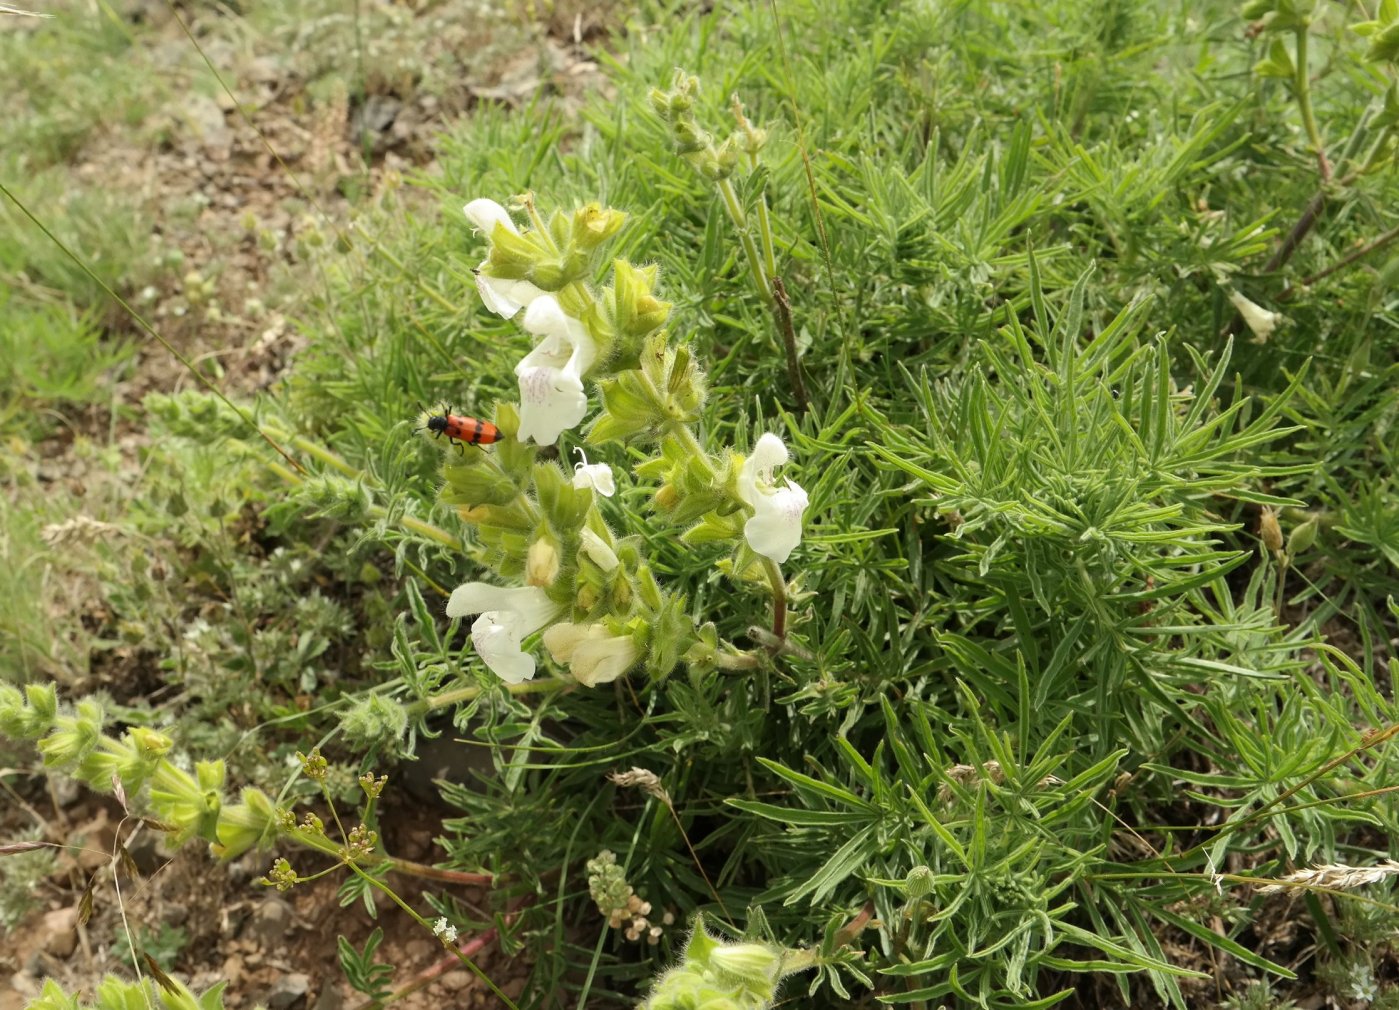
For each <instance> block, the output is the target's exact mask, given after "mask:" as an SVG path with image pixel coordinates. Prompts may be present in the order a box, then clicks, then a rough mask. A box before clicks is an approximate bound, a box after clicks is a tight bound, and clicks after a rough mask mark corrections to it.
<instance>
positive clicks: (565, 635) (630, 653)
mask: <svg viewBox="0 0 1399 1010" xmlns="http://www.w3.org/2000/svg"><path fill="white" fill-rule="evenodd" d="M544 647H545V648H546V649H548V650H549V654H550V655H551V656H553V657H554V662H556V663H567V664H568V672H569V673H571V674H573V676H574V678H575V679H576V680H577V681H578V682H579V683H580V684H582V685H583V686H584V687H597V686H598V685H599V684H607V683H610V682H611V681H614V680H616V679H617V678H618V677H620V676H621V675H622V674H624V673H626V672H627V671H628V670H629V669H631V668H632V666H634V665H635V664H636V661H637V660H638V659H640V658H641V653H640V651H639V650H638V649H637V647H636V643H635V642H633V641H632V639H631V637H630V636H628V635H614V634H612V633H611V632H610V631H608V630H607V627H606V625H603V624H571V623H567V622H564V623H560V624H556V625H554V626H553V627H552V628H550V629H549V630H548V631H546V632H544Z"/></svg>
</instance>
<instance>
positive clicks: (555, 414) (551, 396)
mask: <svg viewBox="0 0 1399 1010" xmlns="http://www.w3.org/2000/svg"><path fill="white" fill-rule="evenodd" d="M517 374H518V375H519V379H520V428H519V431H518V432H517V437H518V438H519V439H520V441H522V442H523V441H527V440H528V439H531V438H532V439H534V440H535V441H536V442H537V443H539V444H540V445H551V444H552V443H554V442H557V441H558V440H559V436H560V435H561V434H563V433H564V432H565V431H567V430H568V429H570V428H575V427H577V426H578V425H579V424H580V423H581V422H582V420H583V415H585V414H586V413H587V412H588V396H587V394H586V393H584V392H583V383H582V382H581V381H580V380H579V379H578V378H577V377H576V376H573V375H570V374H569V373H568V372H566V371H564V370H563V369H561V368H550V367H547V366H545V367H540V368H526V369H523V370H521V371H519V372H518V373H517Z"/></svg>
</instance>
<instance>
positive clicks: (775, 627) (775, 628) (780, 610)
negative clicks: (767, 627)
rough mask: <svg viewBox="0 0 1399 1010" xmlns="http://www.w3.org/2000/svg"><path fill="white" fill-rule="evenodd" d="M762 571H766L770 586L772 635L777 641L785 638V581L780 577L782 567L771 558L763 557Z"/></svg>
mask: <svg viewBox="0 0 1399 1010" xmlns="http://www.w3.org/2000/svg"><path fill="white" fill-rule="evenodd" d="M763 571H765V572H766V573H767V577H768V585H769V586H771V587H772V637H773V638H776V639H777V640H778V641H785V640H786V638H787V583H786V581H785V580H784V579H783V578H782V569H781V568H780V567H779V566H778V564H777V562H776V561H774V560H772V558H763Z"/></svg>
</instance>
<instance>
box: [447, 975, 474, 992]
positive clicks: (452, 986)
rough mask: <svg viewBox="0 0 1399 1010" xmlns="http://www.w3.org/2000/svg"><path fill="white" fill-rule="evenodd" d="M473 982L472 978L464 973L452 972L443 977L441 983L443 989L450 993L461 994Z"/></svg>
mask: <svg viewBox="0 0 1399 1010" xmlns="http://www.w3.org/2000/svg"><path fill="white" fill-rule="evenodd" d="M470 981H471V976H470V975H468V974H467V973H466V972H465V971H464V970H463V971H451V972H448V973H447V974H446V975H443V976H442V978H441V980H440V982H441V985H442V988H443V989H445V990H447V991H448V992H460V991H461V990H463V989H465V988H466V986H467V983H469V982H470Z"/></svg>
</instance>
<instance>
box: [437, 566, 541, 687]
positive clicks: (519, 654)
mask: <svg viewBox="0 0 1399 1010" xmlns="http://www.w3.org/2000/svg"><path fill="white" fill-rule="evenodd" d="M562 612H563V607H561V606H560V605H559V604H557V603H555V602H554V601H553V600H551V599H549V594H548V593H546V592H544V590H542V589H540V588H538V587H537V586H521V587H519V588H517V589H503V588H501V587H500V586H492V585H490V584H488V583H485V582H468V583H467V584H466V585H464V586H458V587H457V588H456V589H454V590H452V596H451V598H450V599H449V600H448V601H447V616H448V617H465V616H466V615H467V614H480V615H481V616H480V617H478V618H476V621H475V622H474V623H473V624H472V625H471V644H472V645H474V646H475V647H476V653H477V655H479V656H480V657H481V661H482V662H483V663H485V664H486V665H487V666H488V667H490V669H491V671H492V672H493V673H495V675H496V676H497V677H499V678H500V679H501V680H503V681H505V682H506V683H507V684H520V683H523V682H524V681H526V680H529V679H530V678H531V677H533V676H534V657H533V656H531V655H529V653H527V652H525V651H524V650H523V649H521V648H520V643H521V642H522V641H523V640H524V639H525V638H527V637H529V636H530V635H532V634H534V633H535V632H536V631H538V630H539V629H540V628H542V627H544V626H545V625H546V624H549V623H551V622H552V621H553V620H554V619H555V618H557V617H558V616H559V615H560V614H561V613H562Z"/></svg>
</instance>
